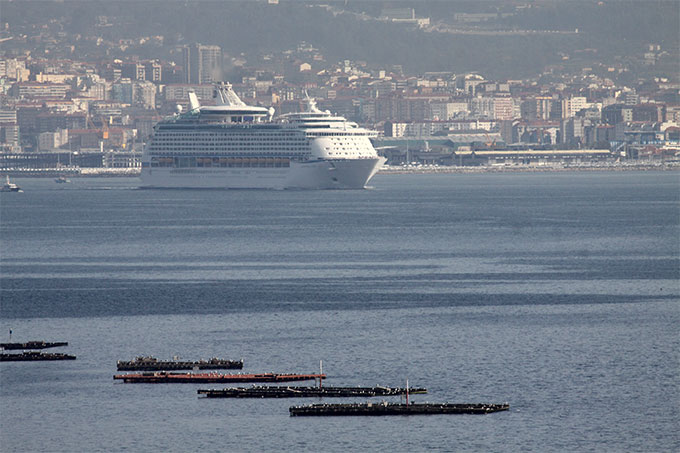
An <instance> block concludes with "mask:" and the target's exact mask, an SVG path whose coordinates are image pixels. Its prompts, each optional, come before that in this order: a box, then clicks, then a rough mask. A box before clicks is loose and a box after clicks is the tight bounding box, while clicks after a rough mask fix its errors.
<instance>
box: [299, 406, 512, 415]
mask: <svg viewBox="0 0 680 453" xmlns="http://www.w3.org/2000/svg"><path fill="white" fill-rule="evenodd" d="M509 409H510V405H509V404H508V403H503V404H485V403H473V404H467V403H464V404H451V403H414V404H401V403H387V402H381V403H351V404H310V405H307V406H293V407H291V408H290V409H289V411H290V415H291V417H293V416H339V415H345V416H347V415H361V416H381V415H430V414H489V413H492V412H500V411H507V410H509Z"/></svg>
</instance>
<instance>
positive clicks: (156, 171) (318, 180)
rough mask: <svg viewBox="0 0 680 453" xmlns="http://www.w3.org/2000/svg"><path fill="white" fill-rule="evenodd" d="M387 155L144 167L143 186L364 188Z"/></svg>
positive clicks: (278, 188)
mask: <svg viewBox="0 0 680 453" xmlns="http://www.w3.org/2000/svg"><path fill="white" fill-rule="evenodd" d="M385 160H386V159H385V158H384V157H376V158H361V159H337V160H316V161H308V162H295V161H293V162H291V163H290V167H283V168H257V167H253V168H245V167H244V168H214V167H213V168H196V167H194V168H169V167H165V168H164V167H160V168H159V167H156V168H150V167H147V168H143V169H142V174H141V179H142V184H141V187H142V188H177V189H179V188H191V189H277V190H281V189H363V188H364V187H366V184H367V183H368V181H369V180H370V179H371V178H372V177H373V175H375V173H376V172H377V171H378V169H379V168H380V166H382V165H383V164H384V163H385Z"/></svg>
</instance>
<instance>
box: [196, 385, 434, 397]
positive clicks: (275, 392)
mask: <svg viewBox="0 0 680 453" xmlns="http://www.w3.org/2000/svg"><path fill="white" fill-rule="evenodd" d="M408 392H409V393H427V389H424V388H409V389H408ZM198 394H199V395H205V396H206V398H305V397H331V398H333V397H350V396H366V397H370V396H392V395H405V394H406V389H405V388H390V387H380V386H378V387H321V388H319V387H283V386H278V387H276V386H273V387H272V386H253V387H250V388H245V387H232V388H225V389H221V390H198Z"/></svg>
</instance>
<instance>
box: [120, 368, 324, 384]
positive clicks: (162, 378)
mask: <svg viewBox="0 0 680 453" xmlns="http://www.w3.org/2000/svg"><path fill="white" fill-rule="evenodd" d="M113 379H120V380H122V381H123V382H126V383H147V384H164V383H198V384H202V383H214V382H290V381H311V380H314V379H326V375H325V374H279V373H259V374H245V373H243V374H242V373H239V374H219V373H166V372H165V371H158V372H155V373H141V374H139V373H138V374H135V373H130V374H117V375H115V376H113Z"/></svg>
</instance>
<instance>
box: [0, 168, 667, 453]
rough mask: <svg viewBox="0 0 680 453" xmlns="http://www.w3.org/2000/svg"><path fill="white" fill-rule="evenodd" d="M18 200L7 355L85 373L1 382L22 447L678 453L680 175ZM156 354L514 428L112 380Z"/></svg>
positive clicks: (405, 178)
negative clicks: (50, 344)
mask: <svg viewBox="0 0 680 453" xmlns="http://www.w3.org/2000/svg"><path fill="white" fill-rule="evenodd" d="M16 182H17V183H18V184H19V185H20V186H22V187H23V188H24V193H20V194H16V193H2V194H0V234H1V236H0V241H1V242H0V245H1V246H2V247H1V254H0V265H1V268H0V271H1V272H0V284H1V288H0V289H1V291H0V296H1V305H0V329H2V330H0V339H2V341H6V340H7V338H8V332H9V330H10V329H12V331H13V332H14V333H13V336H12V340H13V341H26V340H38V339H40V340H42V339H44V340H52V341H56V340H60V341H68V342H69V346H68V348H63V352H69V353H73V354H75V355H77V356H78V359H77V360H76V361H68V362H36V363H21V362H18V363H2V364H0V397H1V400H2V401H1V402H2V404H1V409H0V451H50V452H51V451H159V450H163V451H199V450H207V451H272V450H283V451H291V450H296V451H355V450H371V451H423V450H441V451H519V450H533V451H587V450H593V451H673V450H679V449H680V436H679V435H678V434H677V432H678V429H677V428H678V426H679V425H680V410H679V403H680V398H679V396H680V390H679V384H678V382H680V371H679V370H680V357H679V352H678V351H680V327H678V326H680V284H679V277H680V274H679V269H680V258H679V255H680V253H679V252H680V209H679V206H680V203H679V202H680V190H679V189H680V178H679V176H678V174H677V173H672V172H621V173H617V172H602V173H597V172H592V173H590V172H589V173H552V174H551V173H536V174H479V175H378V176H376V178H375V179H374V180H373V181H372V184H373V185H374V188H373V189H371V190H364V191H198V190H171V191H163V190H138V189H136V184H137V182H136V180H135V179H124V178H97V179H85V178H83V179H74V180H73V182H72V183H71V184H55V183H54V182H53V180H51V179H23V180H22V179H20V178H18V179H17V180H16ZM137 355H154V356H156V357H160V358H170V357H172V356H176V355H177V356H181V357H183V358H186V359H197V358H201V357H203V358H209V357H213V356H219V357H224V358H233V359H237V358H241V357H243V359H244V360H245V368H244V371H252V372H262V371H276V372H303V373H308V372H313V371H316V370H317V369H318V366H319V360H321V359H323V361H324V372H326V373H327V374H328V380H327V381H326V384H327V385H375V384H380V385H389V386H403V385H404V383H405V380H406V379H407V378H408V379H409V382H410V383H411V385H414V386H422V387H427V388H428V390H429V394H428V395H419V396H414V397H413V399H414V400H415V401H426V400H427V401H448V402H505V401H507V402H509V403H510V405H511V410H510V411H509V412H505V413H497V414H490V415H486V416H470V415H462V416H451V415H447V416H445V415H437V416H419V417H415V416H413V417H403V416H402V417H375V418H374V417H367V418H362V417H339V418H306V417H300V418H298V417H289V415H288V408H289V407H290V406H292V405H297V404H306V403H311V402H317V401H318V400H315V399H295V400H289V399H282V400H228V399H217V400H206V399H201V398H198V397H197V394H196V390H197V389H198V388H206V387H208V388H219V387H220V386H221V385H220V384H209V385H207V386H205V385H204V386H200V385H193V384H183V385H179V384H174V385H172V384H159V385H150V384H147V385H144V384H138V385H133V384H120V383H118V382H116V383H114V381H113V380H112V376H113V374H114V373H115V363H116V360H119V359H126V360H128V359H131V358H133V357H135V356H137ZM351 400H354V399H351ZM374 400H375V401H379V399H374ZM394 400H395V401H398V398H397V399H394ZM324 401H326V400H324ZM333 401H335V400H333ZM341 401H342V400H341Z"/></svg>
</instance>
